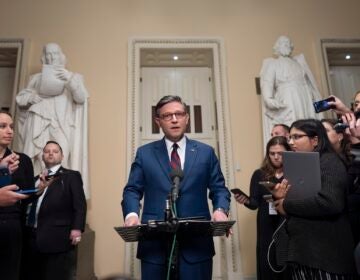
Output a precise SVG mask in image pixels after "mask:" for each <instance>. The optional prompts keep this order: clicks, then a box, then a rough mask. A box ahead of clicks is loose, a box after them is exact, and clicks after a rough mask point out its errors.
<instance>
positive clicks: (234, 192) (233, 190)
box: [230, 188, 250, 199]
mask: <svg viewBox="0 0 360 280" xmlns="http://www.w3.org/2000/svg"><path fill="white" fill-rule="evenodd" d="M230 191H231V192H232V193H233V194H237V195H243V196H245V197H246V199H250V197H249V196H248V195H247V194H246V193H244V192H243V191H242V190H240V189H239V188H234V189H231V190H230Z"/></svg>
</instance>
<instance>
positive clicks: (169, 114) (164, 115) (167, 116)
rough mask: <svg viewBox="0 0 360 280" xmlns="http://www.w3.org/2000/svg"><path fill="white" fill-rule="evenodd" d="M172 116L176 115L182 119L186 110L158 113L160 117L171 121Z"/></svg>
mask: <svg viewBox="0 0 360 280" xmlns="http://www.w3.org/2000/svg"><path fill="white" fill-rule="evenodd" d="M174 116H175V117H176V119H179V120H180V119H183V118H184V117H185V116H186V112H175V113H165V114H162V115H160V119H162V120H164V121H171V120H172V119H173V118H174Z"/></svg>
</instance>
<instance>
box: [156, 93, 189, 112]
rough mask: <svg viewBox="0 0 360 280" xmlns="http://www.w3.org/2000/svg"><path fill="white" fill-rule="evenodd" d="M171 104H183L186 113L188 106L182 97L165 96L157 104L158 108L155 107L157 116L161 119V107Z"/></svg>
mask: <svg viewBox="0 0 360 280" xmlns="http://www.w3.org/2000/svg"><path fill="white" fill-rule="evenodd" d="M171 102H178V103H181V104H182V105H183V107H184V112H186V104H185V102H184V101H182V99H181V97H180V96H177V95H165V96H164V97H162V98H161V99H160V100H159V102H158V103H157V104H156V107H155V113H156V116H157V117H159V112H160V109H161V107H163V106H164V105H166V104H168V103H171Z"/></svg>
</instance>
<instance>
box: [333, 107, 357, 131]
mask: <svg viewBox="0 0 360 280" xmlns="http://www.w3.org/2000/svg"><path fill="white" fill-rule="evenodd" d="M354 115H355V119H359V118H360V111H357V112H354ZM348 127H349V125H347V124H345V123H343V121H342V119H341V118H340V119H339V120H338V123H336V124H335V125H334V126H333V128H334V129H335V131H336V133H343V132H344V131H345V129H347V128H348Z"/></svg>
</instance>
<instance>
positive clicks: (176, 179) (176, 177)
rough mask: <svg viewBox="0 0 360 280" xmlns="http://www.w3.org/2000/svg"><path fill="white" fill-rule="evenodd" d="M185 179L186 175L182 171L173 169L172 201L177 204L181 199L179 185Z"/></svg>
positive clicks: (171, 175) (171, 174)
mask: <svg viewBox="0 0 360 280" xmlns="http://www.w3.org/2000/svg"><path fill="white" fill-rule="evenodd" d="M183 177H184V173H183V172H182V170H181V169H173V170H172V171H171V173H170V178H171V181H172V182H173V187H172V188H171V201H172V202H175V201H176V200H177V198H178V197H179V185H180V182H181V180H182V178H183Z"/></svg>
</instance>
